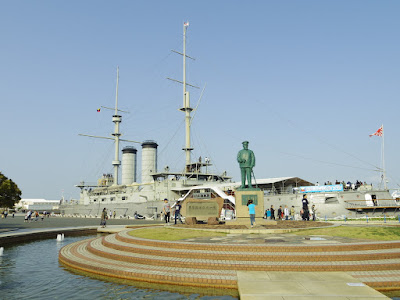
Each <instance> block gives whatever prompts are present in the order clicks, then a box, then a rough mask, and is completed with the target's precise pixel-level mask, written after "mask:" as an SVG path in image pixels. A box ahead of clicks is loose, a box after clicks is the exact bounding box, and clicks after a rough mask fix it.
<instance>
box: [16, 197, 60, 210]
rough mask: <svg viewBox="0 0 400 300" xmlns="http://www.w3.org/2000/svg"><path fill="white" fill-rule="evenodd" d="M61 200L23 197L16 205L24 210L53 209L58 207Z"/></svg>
mask: <svg viewBox="0 0 400 300" xmlns="http://www.w3.org/2000/svg"><path fill="white" fill-rule="evenodd" d="M59 205H60V200H46V199H21V200H20V201H19V202H18V203H17V204H16V205H15V207H16V208H17V209H24V210H40V211H44V210H46V211H52V210H55V209H58V208H59Z"/></svg>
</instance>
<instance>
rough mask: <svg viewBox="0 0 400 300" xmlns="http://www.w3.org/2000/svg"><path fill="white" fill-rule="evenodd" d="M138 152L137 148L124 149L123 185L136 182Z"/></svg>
mask: <svg viewBox="0 0 400 300" xmlns="http://www.w3.org/2000/svg"><path fill="white" fill-rule="evenodd" d="M136 153H137V150H136V148H135V147H125V148H124V149H122V185H129V184H132V183H134V182H136V166H137V156H136Z"/></svg>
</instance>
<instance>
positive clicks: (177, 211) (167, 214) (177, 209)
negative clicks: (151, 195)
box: [162, 198, 183, 225]
mask: <svg viewBox="0 0 400 300" xmlns="http://www.w3.org/2000/svg"><path fill="white" fill-rule="evenodd" d="M181 208H182V205H181V204H180V202H176V203H175V205H174V219H175V225H176V223H177V221H180V222H181V224H183V221H182V217H181ZM162 214H163V216H164V220H165V224H167V225H169V221H170V218H171V205H170V204H169V202H168V199H167V198H165V199H164V206H163V211H162Z"/></svg>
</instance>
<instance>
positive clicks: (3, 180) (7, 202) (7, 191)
mask: <svg viewBox="0 0 400 300" xmlns="http://www.w3.org/2000/svg"><path fill="white" fill-rule="evenodd" d="M19 200H21V190H20V189H19V188H18V186H17V185H16V184H15V182H14V181H12V180H11V179H8V178H7V177H6V176H4V175H3V174H2V173H0V207H4V208H6V207H7V208H13V207H14V205H15V204H16V203H17V202H18V201H19Z"/></svg>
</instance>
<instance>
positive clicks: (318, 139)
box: [261, 102, 380, 170]
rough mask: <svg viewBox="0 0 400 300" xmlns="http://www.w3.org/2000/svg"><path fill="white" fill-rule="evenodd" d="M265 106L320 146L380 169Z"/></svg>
mask: <svg viewBox="0 0 400 300" xmlns="http://www.w3.org/2000/svg"><path fill="white" fill-rule="evenodd" d="M261 103H262V102H261ZM266 105H267V106H268V107H269V109H270V111H273V112H274V113H275V115H277V116H278V117H279V118H280V119H281V120H284V121H286V122H287V123H288V124H289V125H290V126H291V127H293V128H296V129H299V128H301V129H303V131H304V132H305V133H306V134H308V135H309V136H310V137H311V138H312V139H315V140H317V141H319V142H320V143H321V144H326V145H328V146H329V147H331V148H332V149H335V150H336V151H340V152H343V153H345V154H347V155H349V156H351V157H352V158H354V159H356V160H358V161H360V162H362V163H365V164H367V165H370V166H372V167H374V168H375V169H380V168H379V167H377V166H375V165H373V164H371V163H370V162H367V161H365V160H362V159H360V158H359V157H357V156H356V155H353V154H351V153H349V152H347V151H345V150H343V149H340V148H339V147H337V146H335V145H333V144H331V143H328V142H327V141H325V140H323V139H321V138H319V137H317V136H316V135H315V133H314V132H311V131H310V130H309V129H307V128H304V127H303V126H301V125H300V124H299V123H295V122H293V121H292V120H290V119H287V118H285V117H284V116H282V114H281V113H279V112H278V111H277V110H275V109H274V108H273V107H271V106H270V105H268V103H266ZM367 170H369V169H367Z"/></svg>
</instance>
